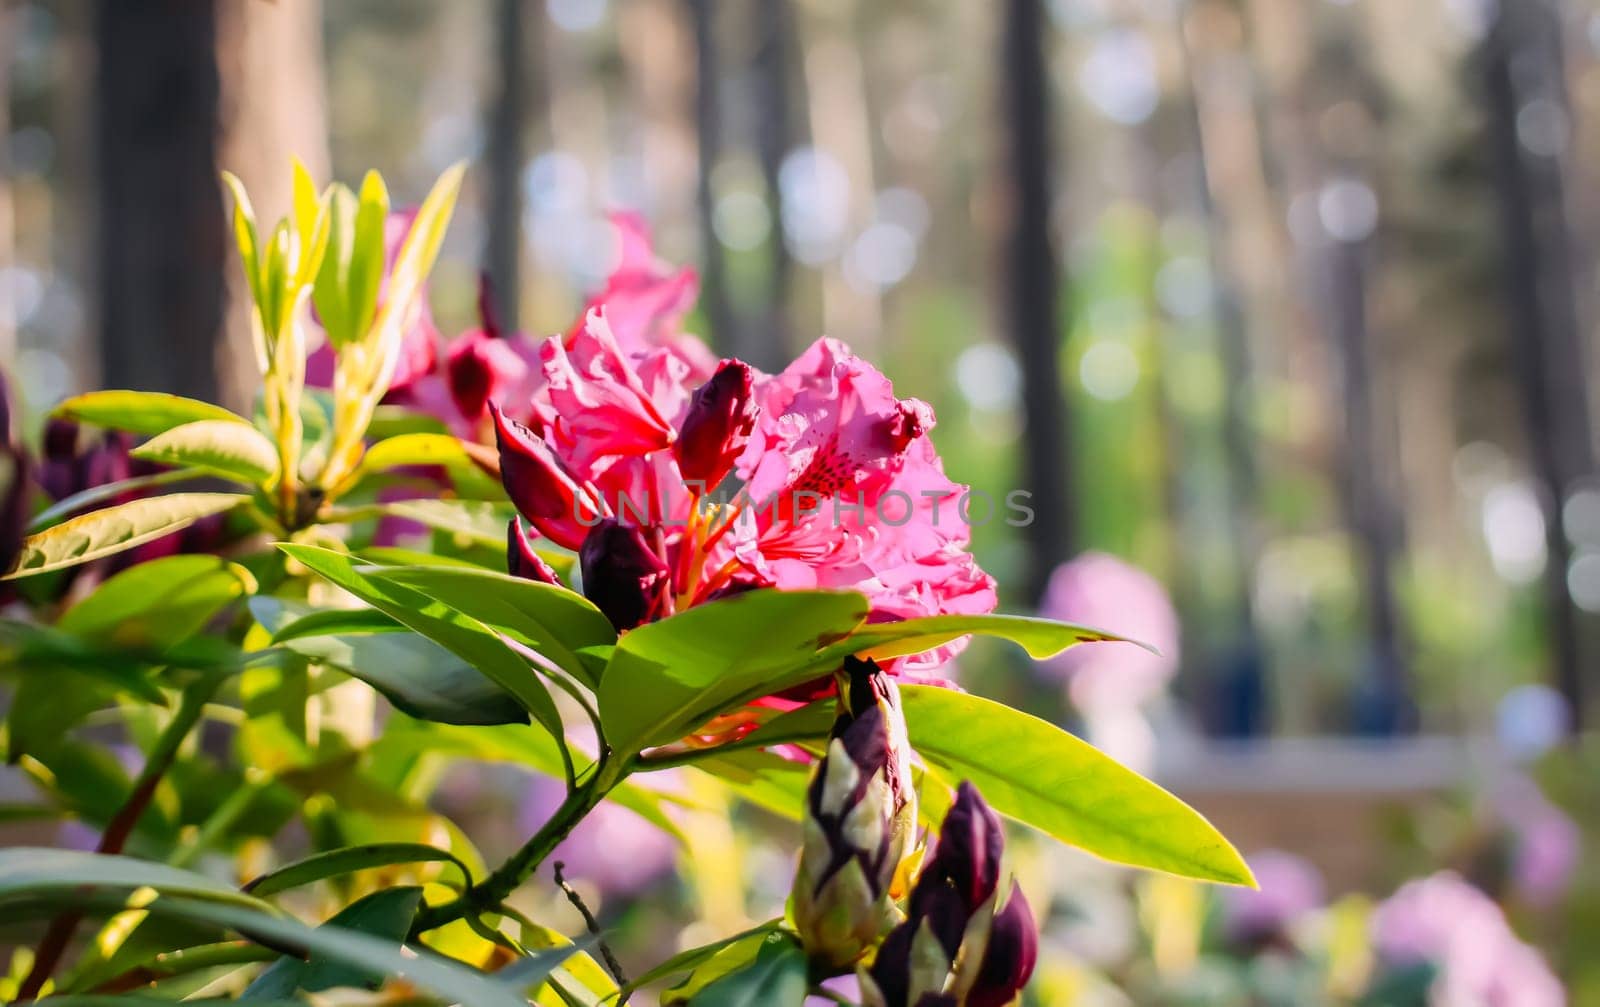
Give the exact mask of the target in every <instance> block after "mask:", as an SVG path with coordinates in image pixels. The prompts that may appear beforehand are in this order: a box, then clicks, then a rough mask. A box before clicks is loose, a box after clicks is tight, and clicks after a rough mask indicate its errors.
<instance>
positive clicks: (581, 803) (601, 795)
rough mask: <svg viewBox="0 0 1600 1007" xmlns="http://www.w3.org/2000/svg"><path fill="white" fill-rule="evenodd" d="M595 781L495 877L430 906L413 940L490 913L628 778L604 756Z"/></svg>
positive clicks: (571, 797)
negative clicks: (612, 789) (426, 933)
mask: <svg viewBox="0 0 1600 1007" xmlns="http://www.w3.org/2000/svg"><path fill="white" fill-rule="evenodd" d="M601 760H602V761H601V763H600V767H599V769H598V770H596V772H595V775H594V777H593V778H592V779H591V780H590V781H589V782H588V783H587V784H585V785H583V786H581V787H577V788H575V789H572V790H569V791H568V792H567V798H566V800H564V801H562V802H561V806H560V807H558V808H556V810H555V813H554V814H552V815H551V816H550V819H549V821H547V822H545V823H544V826H543V827H542V828H540V829H539V831H538V832H536V833H534V834H533V837H532V838H531V839H529V840H528V841H527V842H526V843H524V844H523V846H522V848H521V849H520V850H518V851H517V852H516V853H514V854H512V855H511V857H510V858H509V859H507V860H506V862H505V863H503V864H501V865H500V866H499V867H497V868H495V870H494V873H492V874H490V875H489V876H488V877H486V878H484V879H483V880H482V881H479V882H478V883H477V884H475V885H473V886H472V887H470V888H468V889H467V890H466V891H464V892H462V893H461V894H460V895H459V896H457V897H456V898H455V899H452V900H451V901H449V902H445V903H441V904H440V905H437V906H429V907H428V908H426V909H424V910H423V911H422V912H421V913H419V914H418V915H417V920H416V922H415V923H414V924H412V926H411V936H412V937H416V936H417V935H418V934H421V933H423V932H425V931H428V930H433V929H436V928H438V927H442V926H444V925H445V924H446V923H451V922H454V921H455V920H458V919H460V918H461V917H463V916H466V915H467V914H468V913H483V912H490V911H492V910H494V909H495V907H497V906H498V905H500V903H502V902H504V901H505V900H506V898H507V897H508V896H509V895H510V894H511V893H512V892H514V891H516V889H517V888H518V887H519V886H520V885H521V884H522V883H523V882H524V881H526V880H528V878H529V877H530V876H532V874H533V872H534V871H536V870H538V869H539V865H540V864H542V863H544V860H545V858H546V857H548V856H549V855H550V853H551V851H553V850H554V849H555V848H556V847H557V846H559V845H560V844H561V841H562V840H563V839H565V838H567V835H568V834H569V833H571V832H572V830H573V828H575V827H576V826H577V824H578V823H579V822H581V821H583V818H584V816H585V815H587V814H588V813H589V812H591V811H593V810H594V809H595V806H596V805H598V804H599V803H600V802H601V801H602V800H604V799H605V796H606V794H608V793H609V792H610V791H611V788H612V787H614V786H616V785H617V783H618V782H620V781H621V779H622V777H623V776H624V775H626V773H625V772H624V771H620V770H617V769H615V768H614V767H613V766H612V765H610V764H608V763H609V760H608V759H607V758H606V755H605V753H602V754H601Z"/></svg>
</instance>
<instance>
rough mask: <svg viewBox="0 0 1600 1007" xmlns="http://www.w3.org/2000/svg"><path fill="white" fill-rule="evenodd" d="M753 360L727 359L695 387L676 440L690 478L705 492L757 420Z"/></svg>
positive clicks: (677, 452)
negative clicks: (707, 378)
mask: <svg viewBox="0 0 1600 1007" xmlns="http://www.w3.org/2000/svg"><path fill="white" fill-rule="evenodd" d="M752 387H753V379H752V377H751V373H750V365H749V364H746V363H744V362H743V361H740V360H724V361H723V362H722V363H721V365H720V366H718V367H717V372H716V373H715V374H713V375H712V376H711V379H710V380H709V381H707V382H706V383H705V384H703V385H701V386H700V387H699V388H697V389H695V393H694V397H693V398H692V399H690V400H689V410H688V412H686V413H685V414H684V417H683V423H681V424H680V425H679V427H678V439H677V440H676V441H675V442H674V443H673V445H672V451H673V454H675V455H676V456H677V459H678V471H680V472H681V473H683V478H684V480H685V481H686V482H691V483H698V484H701V485H702V486H703V487H704V489H705V490H706V491H707V492H710V491H711V490H713V489H715V488H716V486H717V484H718V483H720V482H722V480H723V479H724V478H726V477H727V475H728V472H729V471H730V470H732V468H733V463H734V461H735V460H736V459H737V458H738V457H739V454H740V452H742V451H744V446H745V444H746V443H748V442H749V440H750V430H751V428H752V427H754V426H755V422H756V404H755V401H754V400H753V399H752V398H751V395H750V393H751V389H752Z"/></svg>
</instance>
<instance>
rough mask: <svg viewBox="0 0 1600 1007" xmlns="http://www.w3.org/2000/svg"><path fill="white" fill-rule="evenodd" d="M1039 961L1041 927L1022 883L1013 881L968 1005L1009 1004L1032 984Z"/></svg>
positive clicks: (992, 932)
mask: <svg viewBox="0 0 1600 1007" xmlns="http://www.w3.org/2000/svg"><path fill="white" fill-rule="evenodd" d="M1038 961H1039V927H1038V924H1036V923H1035V922H1034V921H1033V908H1032V907H1031V906H1029V905H1028V900H1027V899H1026V898H1024V897H1023V894H1022V886H1021V885H1019V884H1017V883H1016V882H1015V881H1013V882H1012V883H1011V897H1010V898H1008V899H1006V905H1005V908H1004V909H1002V910H1000V911H999V912H998V913H996V914H995V917H994V924H993V926H992V927H991V928H990V930H989V946H988V947H987V948H985V949H984V951H983V964H982V965H981V966H980V967H979V968H978V973H977V976H976V977H975V979H974V982H973V984H972V992H971V993H969V994H967V1004H966V1007H1005V1005H1006V1004H1008V1003H1010V1002H1011V1001H1012V1000H1014V999H1016V996H1017V994H1018V993H1021V992H1022V988H1023V987H1024V986H1026V985H1028V977H1029V976H1031V975H1033V967H1034V966H1035V965H1036V964H1038Z"/></svg>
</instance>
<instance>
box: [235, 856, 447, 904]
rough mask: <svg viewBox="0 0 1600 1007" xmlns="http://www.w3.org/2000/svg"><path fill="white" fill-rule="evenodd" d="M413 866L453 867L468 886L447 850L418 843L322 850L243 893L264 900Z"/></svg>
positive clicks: (259, 879) (261, 879) (250, 885)
mask: <svg viewBox="0 0 1600 1007" xmlns="http://www.w3.org/2000/svg"><path fill="white" fill-rule="evenodd" d="M417 863H450V864H454V865H455V866H456V867H457V868H458V869H459V870H460V871H461V875H462V878H463V879H464V880H465V881H466V882H467V883H468V884H470V883H471V882H472V872H471V871H468V870H467V865H466V864H463V863H462V862H461V859H460V858H459V857H457V856H456V855H455V854H453V853H451V852H450V851H449V850H441V849H439V848H438V847H436V846H426V845H424V844H422V843H371V844H368V845H366V846H347V847H344V848H343V849H338V850H326V851H324V852H322V853H316V854H313V855H311V856H309V857H305V858H304V859H301V860H296V861H295V862H294V863H292V864H285V865H283V866H282V867H279V868H278V869H277V870H274V871H269V872H268V873H266V874H263V875H261V876H260V877H257V878H255V879H253V880H251V881H250V882H249V883H247V884H246V885H245V886H244V888H243V890H244V891H246V892H249V893H250V894H252V895H255V896H256V897H257V898H266V897H267V896H269V895H276V894H278V893H279V892H284V891H288V890H289V889H291V888H299V887H300V886H301V885H309V884H311V883H313V882H316V881H322V880H324V879H326V878H332V877H338V876H340V875H343V874H353V873H355V872H356V871H364V870H368V869H370V868H373V867H387V866H390V865H392V864H417Z"/></svg>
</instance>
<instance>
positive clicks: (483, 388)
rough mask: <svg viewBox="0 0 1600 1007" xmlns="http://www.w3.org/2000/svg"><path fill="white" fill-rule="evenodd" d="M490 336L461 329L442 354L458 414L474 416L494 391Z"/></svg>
mask: <svg viewBox="0 0 1600 1007" xmlns="http://www.w3.org/2000/svg"><path fill="white" fill-rule="evenodd" d="M493 342H494V340H493V337H491V336H489V335H488V334H486V333H483V332H479V331H473V332H467V333H463V334H462V335H461V337H460V338H458V339H457V340H455V342H453V343H451V344H450V349H449V352H448V353H447V354H446V356H445V375H446V377H448V378H449V381H450V398H451V399H453V400H454V401H455V404H456V408H457V409H459V410H461V415H462V416H465V417H466V418H467V419H469V420H476V419H477V418H478V417H480V416H482V415H483V410H484V409H485V408H486V407H487V406H488V405H489V396H490V395H492V394H493V393H494V385H495V377H496V375H495V368H494V360H493V358H492V357H491V356H490V347H491V346H492V345H493Z"/></svg>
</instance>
